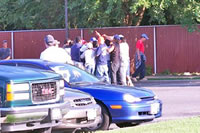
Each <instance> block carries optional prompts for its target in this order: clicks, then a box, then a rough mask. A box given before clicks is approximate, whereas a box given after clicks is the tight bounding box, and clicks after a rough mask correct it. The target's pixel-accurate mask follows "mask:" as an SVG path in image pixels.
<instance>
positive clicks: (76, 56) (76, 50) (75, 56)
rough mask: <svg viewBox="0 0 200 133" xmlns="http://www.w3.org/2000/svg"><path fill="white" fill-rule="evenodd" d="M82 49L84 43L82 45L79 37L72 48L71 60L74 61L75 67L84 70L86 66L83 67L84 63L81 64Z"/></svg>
mask: <svg viewBox="0 0 200 133" xmlns="http://www.w3.org/2000/svg"><path fill="white" fill-rule="evenodd" d="M81 47H82V43H81V37H80V36H78V37H76V39H75V43H74V45H72V47H71V58H72V60H73V61H74V65H75V66H77V67H79V68H81V69H84V66H83V62H81V58H80V55H81V53H80V49H81Z"/></svg>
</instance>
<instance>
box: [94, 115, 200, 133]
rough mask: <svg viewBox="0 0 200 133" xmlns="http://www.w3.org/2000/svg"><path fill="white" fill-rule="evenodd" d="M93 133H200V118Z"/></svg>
mask: <svg viewBox="0 0 200 133" xmlns="http://www.w3.org/2000/svg"><path fill="white" fill-rule="evenodd" d="M95 133H200V117H194V118H185V119H179V120H171V121H164V122H159V123H152V124H144V125H140V126H135V127H129V128H121V129H116V130H110V131H97V132H95Z"/></svg>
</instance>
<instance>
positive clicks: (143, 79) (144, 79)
mask: <svg viewBox="0 0 200 133" xmlns="http://www.w3.org/2000/svg"><path fill="white" fill-rule="evenodd" d="M147 80H148V79H147V78H142V79H140V81H147Z"/></svg>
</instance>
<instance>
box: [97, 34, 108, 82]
mask: <svg viewBox="0 0 200 133" xmlns="http://www.w3.org/2000/svg"><path fill="white" fill-rule="evenodd" d="M98 44H99V47H98V48H97V52H96V56H97V63H96V65H97V67H96V76H97V77H98V78H100V79H102V80H103V81H106V82H109V76H108V65H107V54H108V53H107V48H108V47H107V45H106V44H105V42H104V38H103V37H102V36H99V38H98Z"/></svg>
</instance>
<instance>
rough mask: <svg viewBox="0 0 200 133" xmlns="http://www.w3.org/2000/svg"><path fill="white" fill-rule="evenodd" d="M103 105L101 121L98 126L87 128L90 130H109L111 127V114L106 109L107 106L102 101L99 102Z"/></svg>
mask: <svg viewBox="0 0 200 133" xmlns="http://www.w3.org/2000/svg"><path fill="white" fill-rule="evenodd" d="M97 104H98V105H99V106H100V107H101V119H102V120H101V123H99V124H98V125H97V126H96V127H90V128H87V129H88V130H89V131H96V130H108V129H109V127H110V123H111V120H110V116H109V113H108V111H107V109H106V107H105V106H104V105H103V104H102V103H97Z"/></svg>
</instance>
